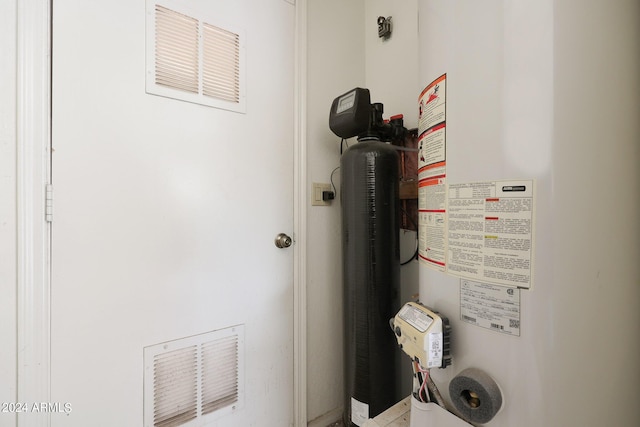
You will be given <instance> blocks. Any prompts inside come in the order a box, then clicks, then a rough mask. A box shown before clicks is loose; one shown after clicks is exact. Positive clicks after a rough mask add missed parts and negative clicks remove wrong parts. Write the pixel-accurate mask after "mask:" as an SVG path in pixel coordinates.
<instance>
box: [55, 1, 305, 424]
mask: <svg viewBox="0 0 640 427" xmlns="http://www.w3.org/2000/svg"><path fill="white" fill-rule="evenodd" d="M158 2H159V3H162V2H161V1H160V0H159V1H158ZM192 3H196V4H198V5H200V6H202V5H203V4H204V5H205V7H206V8H211V9H210V10H209V13H213V14H218V15H220V17H221V18H222V19H221V21H223V22H224V21H229V22H231V23H232V24H233V25H234V26H235V27H240V28H242V29H243V30H244V36H245V37H246V39H245V40H246V45H245V47H246V52H245V53H246V57H245V58H246V94H247V97H246V113H237V112H231V111H226V110H221V109H216V108H212V107H206V106H202V105H197V104H194V103H189V102H184V101H177V100H174V99H169V98H165V97H160V96H154V95H149V94H147V93H145V13H146V12H145V2H144V1H141V0H140V1H135V2H132V1H129V0H114V1H110V2H100V3H98V2H87V1H81V0H56V1H55V2H53V80H52V86H53V96H52V98H53V101H52V111H53V118H52V123H53V125H52V126H53V129H52V141H53V150H54V151H53V160H52V180H53V187H54V194H55V212H54V221H53V237H52V282H51V283H52V284H51V289H52V303H51V304H52V306H51V324H52V326H51V340H52V348H51V369H52V375H51V396H52V401H53V402H57V403H60V404H61V406H60V407H61V408H64V405H65V404H67V407H70V408H71V410H70V411H66V412H68V413H64V412H65V411H64V410H62V411H59V412H60V413H55V414H52V425H53V426H65V427H69V426H81V427H86V426H105V427H115V426H121V427H128V426H142V425H145V426H146V425H148V424H147V423H146V422H145V423H144V424H143V405H144V401H145V397H146V398H149V397H150V396H149V392H148V391H147V396H145V394H144V393H145V391H144V387H143V383H144V360H143V359H144V358H143V354H144V348H145V347H149V346H154V345H156V344H160V343H165V342H170V341H173V340H176V339H181V338H184V337H191V336H194V335H198V334H202V333H206V332H210V331H218V330H223V329H225V328H229V327H232V326H235V325H243V330H244V338H243V346H242V350H243V355H244V356H243V357H244V358H243V360H241V361H240V362H238V363H239V365H238V366H237V368H238V369H239V371H240V372H239V374H238V378H239V379H240V381H242V384H241V386H242V387H243V390H244V391H243V393H244V399H243V402H244V403H243V405H241V406H240V407H238V408H234V410H233V411H232V412H229V413H228V414H227V415H225V416H222V417H220V418H217V420H216V421H215V425H216V426H261V427H262V426H266V427H269V426H273V427H282V426H288V425H290V424H291V422H292V419H293V416H292V412H293V403H292V402H293V392H292V390H293V284H292V280H293V279H292V276H293V275H292V265H293V263H292V258H293V250H292V249H291V248H289V249H278V248H276V246H275V245H274V238H275V236H276V235H277V234H278V233H280V232H284V233H287V234H291V233H292V232H293V230H292V226H293V225H292V224H293V222H292V217H293V215H292V206H293V201H292V193H293V190H292V188H293V185H292V183H293V153H292V148H293V128H294V126H293V114H294V112H293V89H294V88H293V81H294V79H293V75H294V74H293V71H294V70H293V69H294V67H293V61H294V54H293V49H294V17H295V13H294V6H293V5H292V4H291V3H289V2H287V1H284V0H269V1H265V0H241V1H230V0H219V1H215V2H213V1H210V2H205V0H193V1H192ZM151 398H153V396H151Z"/></svg>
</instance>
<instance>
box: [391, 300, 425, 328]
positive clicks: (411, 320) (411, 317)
mask: <svg viewBox="0 0 640 427" xmlns="http://www.w3.org/2000/svg"><path fill="white" fill-rule="evenodd" d="M398 316H400V318H401V319H402V320H404V321H405V322H407V323H408V324H410V325H411V326H413V327H414V328H416V329H417V330H418V331H420V332H426V331H427V329H429V326H431V324H432V323H433V319H432V318H431V317H430V316H429V315H428V314H427V313H425V312H424V311H422V310H419V309H417V308H415V307H413V306H411V305H409V304H405V305H404V307H402V309H400V312H399V313H398Z"/></svg>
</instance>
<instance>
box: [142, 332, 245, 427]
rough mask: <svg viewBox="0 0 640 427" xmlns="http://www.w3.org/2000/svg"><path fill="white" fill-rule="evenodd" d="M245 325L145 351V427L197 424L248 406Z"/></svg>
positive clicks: (152, 347)
mask: <svg viewBox="0 0 640 427" xmlns="http://www.w3.org/2000/svg"><path fill="white" fill-rule="evenodd" d="M243 343H244V327H243V326H242V325H240V326H234V327H231V328H227V329H222V330H219V331H213V332H209V333H206V334H202V335H197V336H193V337H188V338H183V339H180V340H175V341H171V342H168V343H163V344H157V345H154V346H150V347H145V349H144V357H145V380H144V387H145V390H144V397H145V403H144V424H145V427H177V426H196V425H202V423H204V422H206V421H208V420H210V419H213V418H218V417H219V416H222V415H226V414H229V413H232V412H234V411H236V410H238V409H240V408H241V407H242V404H243V381H244V380H243V375H242V374H243V369H242V361H243V351H242V349H243Z"/></svg>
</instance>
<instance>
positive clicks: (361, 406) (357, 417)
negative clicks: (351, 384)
mask: <svg viewBox="0 0 640 427" xmlns="http://www.w3.org/2000/svg"><path fill="white" fill-rule="evenodd" d="M368 419H369V405H368V404H367V403H363V402H360V401H359V400H357V399H354V398H353V397H352V398H351V422H352V423H354V424H355V425H357V426H358V427H359V426H362V425H364V423H365V422H366V421H367V420H368Z"/></svg>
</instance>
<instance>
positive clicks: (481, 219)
mask: <svg viewBox="0 0 640 427" xmlns="http://www.w3.org/2000/svg"><path fill="white" fill-rule="evenodd" d="M533 194H534V191H533V180H526V181H524V180H522V181H488V182H475V183H469V184H455V185H453V184H452V185H449V191H448V203H447V213H448V221H447V226H448V230H447V234H448V236H447V237H448V239H447V242H448V246H447V252H448V253H447V258H448V259H447V269H448V272H449V273H450V274H455V275H457V276H461V277H465V278H468V279H471V280H477V281H480V282H491V283H495V284H500V285H505V286H516V287H519V288H530V287H531V275H532V271H533V266H532V262H531V255H532V253H533V226H534V216H533V211H534V205H533Z"/></svg>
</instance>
